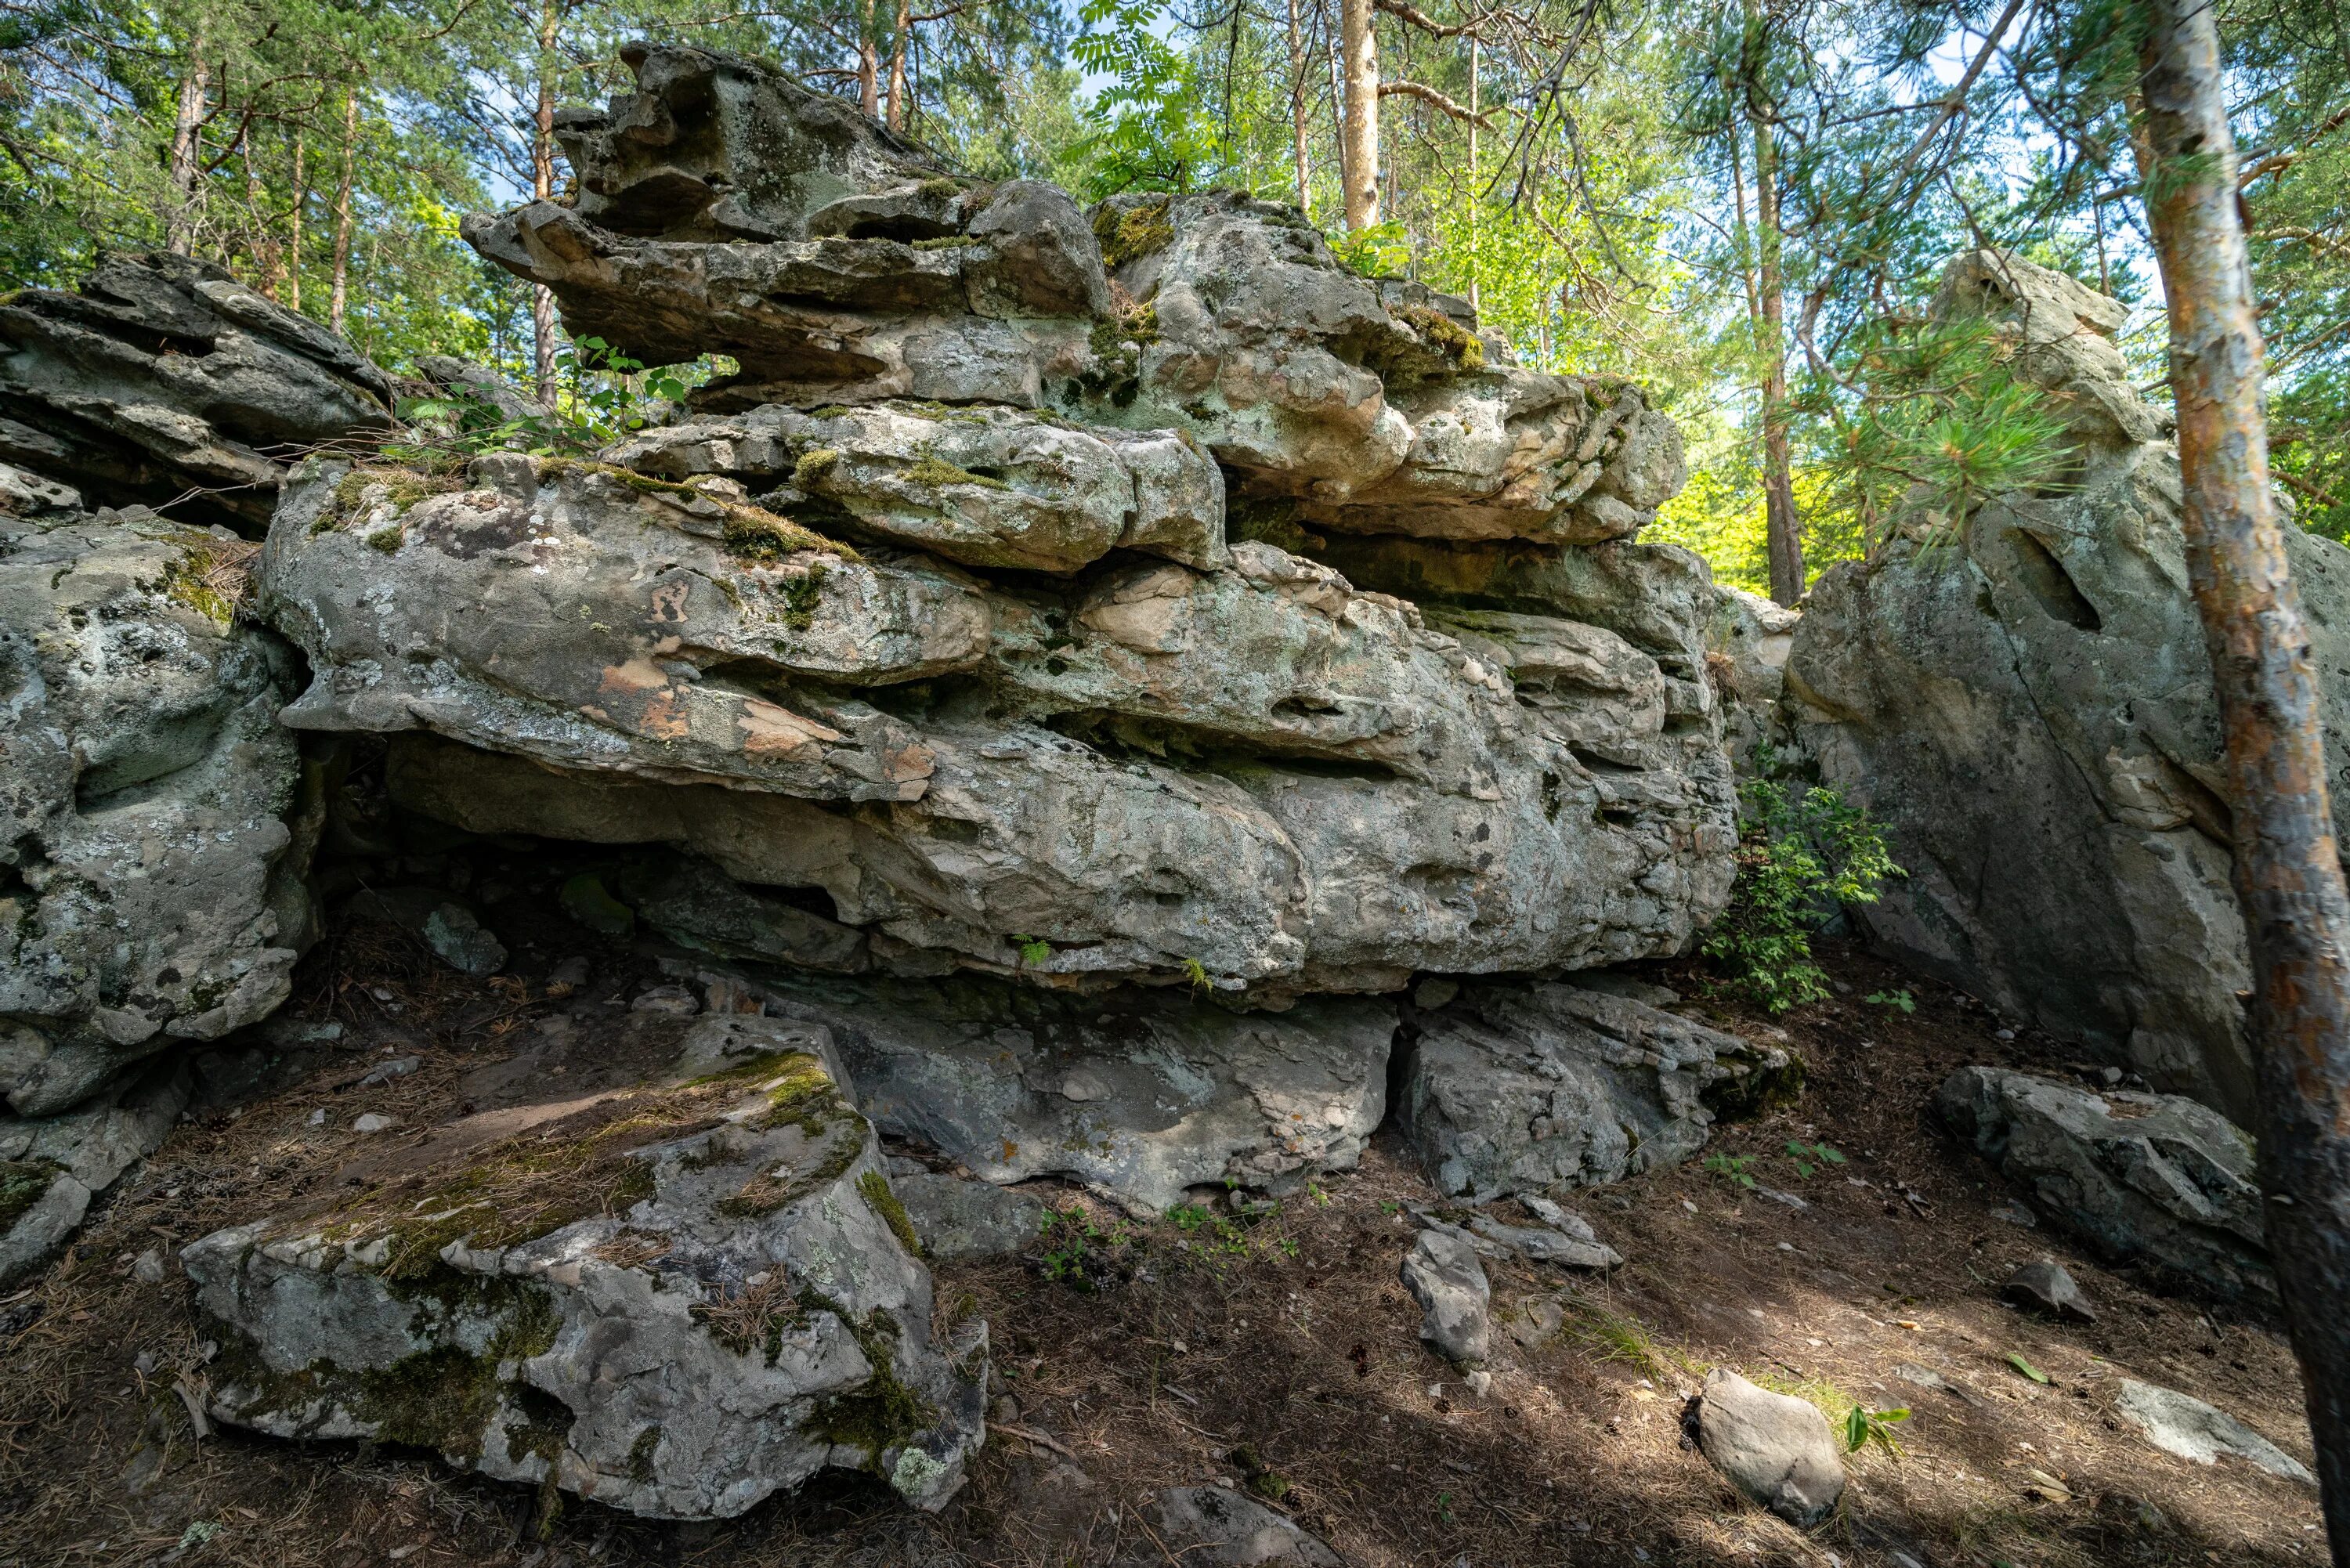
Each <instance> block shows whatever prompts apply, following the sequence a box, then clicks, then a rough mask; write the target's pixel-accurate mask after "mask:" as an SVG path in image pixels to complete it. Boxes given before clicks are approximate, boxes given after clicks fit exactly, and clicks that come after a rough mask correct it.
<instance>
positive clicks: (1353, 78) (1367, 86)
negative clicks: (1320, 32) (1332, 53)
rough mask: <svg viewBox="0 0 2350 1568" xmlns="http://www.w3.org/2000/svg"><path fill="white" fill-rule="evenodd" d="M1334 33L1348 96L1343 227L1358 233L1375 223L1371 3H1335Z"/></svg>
mask: <svg viewBox="0 0 2350 1568" xmlns="http://www.w3.org/2000/svg"><path fill="white" fill-rule="evenodd" d="M1338 32H1339V60H1340V64H1341V66H1342V67H1343V69H1344V72H1345V76H1346V97H1347V118H1346V128H1345V133H1344V136H1343V138H1342V139H1341V140H1340V143H1339V153H1338V171H1339V177H1340V179H1341V180H1342V181H1344V182H1345V184H1346V189H1347V227H1348V228H1350V229H1354V230H1357V231H1360V230H1363V229H1367V228H1369V227H1371V226H1372V225H1373V224H1375V223H1378V221H1379V43H1378V35H1377V34H1376V33H1375V32H1373V31H1372V28H1371V0H1338Z"/></svg>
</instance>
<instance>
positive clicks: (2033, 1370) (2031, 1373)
mask: <svg viewBox="0 0 2350 1568" xmlns="http://www.w3.org/2000/svg"><path fill="white" fill-rule="evenodd" d="M2007 1364H2008V1365H2009V1366H2012V1367H2014V1368H2015V1369H2016V1370H2017V1371H2018V1372H2021V1373H2022V1374H2023V1376H2026V1377H2029V1378H2031V1379H2032V1381H2033V1382H2034V1383H2039V1384H2043V1385H2045V1384H2050V1383H2054V1381H2055V1379H2054V1378H2053V1377H2051V1376H2048V1374H2046V1373H2045V1372H2043V1371H2041V1370H2040V1368H2038V1367H2037V1366H2033V1365H2032V1363H2030V1362H2029V1361H2026V1360H2024V1359H2023V1357H2022V1356H2021V1355H2017V1354H2016V1353H2015V1352H2014V1351H2012V1350H2011V1351H2009V1352H2008V1353H2007Z"/></svg>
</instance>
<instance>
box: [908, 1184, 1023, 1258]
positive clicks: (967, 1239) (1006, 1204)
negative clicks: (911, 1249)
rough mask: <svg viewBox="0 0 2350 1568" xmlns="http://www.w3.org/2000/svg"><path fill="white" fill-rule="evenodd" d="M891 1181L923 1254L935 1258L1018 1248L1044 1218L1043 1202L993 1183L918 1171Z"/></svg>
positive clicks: (998, 1254) (1004, 1252) (983, 1255)
mask: <svg viewBox="0 0 2350 1568" xmlns="http://www.w3.org/2000/svg"><path fill="white" fill-rule="evenodd" d="M890 1185H891V1186H892V1187H894V1188H896V1189H897V1192H898V1201H899V1202H900V1203H902V1204H904V1205H905V1206H906V1218H907V1219H908V1220H911V1221H912V1222H913V1226H914V1234H915V1235H917V1236H919V1237H920V1238H921V1240H922V1256H924V1257H925V1258H929V1259H931V1261H933V1262H953V1261H954V1260H956V1259H960V1258H1000V1257H1003V1256H1005V1255H1007V1254H1009V1253H1014V1252H1017V1251H1021V1250H1022V1249H1023V1248H1024V1247H1026V1246H1027V1245H1028V1244H1029V1243H1030V1242H1031V1241H1035V1239H1036V1232H1037V1231H1038V1230H1040V1229H1041V1228H1042V1227H1043V1225H1044V1222H1045V1205H1044V1204H1043V1203H1042V1202H1040V1201H1039V1200H1038V1199H1035V1198H1034V1197H1032V1196H1030V1195H1028V1194H1026V1193H1024V1192H1019V1191H1016V1190H1009V1189H1004V1188H1001V1187H998V1186H996V1185H995V1184H994V1183H993V1182H992V1181H970V1180H966V1179H963V1178H962V1177H960V1176H943V1175H940V1174H937V1173H935V1172H931V1171H921V1172H919V1173H916V1174H914V1175H910V1176H898V1177H892V1178H891V1179H890Z"/></svg>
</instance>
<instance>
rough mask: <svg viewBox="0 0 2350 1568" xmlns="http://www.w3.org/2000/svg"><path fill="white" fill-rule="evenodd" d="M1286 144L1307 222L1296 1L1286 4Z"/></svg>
mask: <svg viewBox="0 0 2350 1568" xmlns="http://www.w3.org/2000/svg"><path fill="white" fill-rule="evenodd" d="M1289 140H1290V151H1291V153H1292V155H1293V156H1294V158H1295V161H1296V165H1297V210H1298V211H1299V212H1300V213H1304V214H1305V216H1307V217H1309V218H1310V217H1312V216H1313V215H1314V186H1313V182H1312V178H1311V175H1312V169H1311V167H1310V165H1309V164H1308V163H1307V161H1306V157H1305V148H1306V140H1305V34H1304V33H1303V32H1301V31H1300V30H1299V28H1298V26H1297V0H1289Z"/></svg>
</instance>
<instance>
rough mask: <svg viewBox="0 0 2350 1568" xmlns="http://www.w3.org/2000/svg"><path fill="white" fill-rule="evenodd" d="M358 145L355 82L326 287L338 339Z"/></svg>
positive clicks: (348, 92) (347, 98)
mask: <svg viewBox="0 0 2350 1568" xmlns="http://www.w3.org/2000/svg"><path fill="white" fill-rule="evenodd" d="M358 167H359V84H358V83H356V82H354V83H352V84H351V85H350V86H349V87H348V88H344V89H343V169H342V175H341V178H340V179H338V181H337V182H336V183H335V257H334V271H333V273H332V275H331V276H330V277H329V279H328V285H327V326H328V327H329V328H330V329H331V330H332V331H333V332H334V333H335V334H336V335H337V336H338V337H339V336H341V335H342V331H343V318H344V313H345V310H346V308H347V306H348V304H349V301H350V277H351V183H352V180H353V177H354V176H355V175H356V173H357V172H358Z"/></svg>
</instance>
